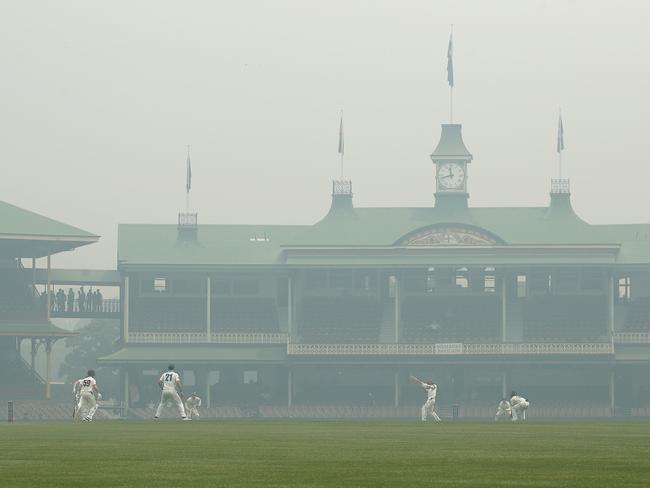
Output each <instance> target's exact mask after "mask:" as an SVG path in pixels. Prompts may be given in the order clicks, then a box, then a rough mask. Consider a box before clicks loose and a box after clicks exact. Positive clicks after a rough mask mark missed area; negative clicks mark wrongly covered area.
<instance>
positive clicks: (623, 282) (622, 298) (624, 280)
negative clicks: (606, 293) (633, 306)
mask: <svg viewBox="0 0 650 488" xmlns="http://www.w3.org/2000/svg"><path fill="white" fill-rule="evenodd" d="M631 299H632V279H631V278H630V277H629V276H623V277H621V278H619V279H618V301H619V302H629V301H630V300H631Z"/></svg>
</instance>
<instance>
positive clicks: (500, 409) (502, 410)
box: [494, 398, 512, 421]
mask: <svg viewBox="0 0 650 488" xmlns="http://www.w3.org/2000/svg"><path fill="white" fill-rule="evenodd" d="M502 418H505V419H510V418H512V408H511V406H510V402H509V401H508V400H507V399H506V398H502V399H501V401H500V402H499V405H498V406H497V413H496V414H495V415H494V420H495V421H497V420H499V419H502Z"/></svg>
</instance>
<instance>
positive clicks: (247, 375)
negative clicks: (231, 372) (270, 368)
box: [244, 370, 257, 385]
mask: <svg viewBox="0 0 650 488" xmlns="http://www.w3.org/2000/svg"><path fill="white" fill-rule="evenodd" d="M244 384H245V385H255V384H257V370H250V371H244Z"/></svg>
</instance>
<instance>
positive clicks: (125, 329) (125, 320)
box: [122, 276, 129, 343]
mask: <svg viewBox="0 0 650 488" xmlns="http://www.w3.org/2000/svg"><path fill="white" fill-rule="evenodd" d="M123 293H124V295H123V299H122V340H123V341H124V342H125V343H127V342H129V277H128V276H125V277H124V292H123Z"/></svg>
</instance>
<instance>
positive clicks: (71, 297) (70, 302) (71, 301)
mask: <svg viewBox="0 0 650 488" xmlns="http://www.w3.org/2000/svg"><path fill="white" fill-rule="evenodd" d="M72 312H74V291H72V288H70V289H69V290H68V313H72Z"/></svg>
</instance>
